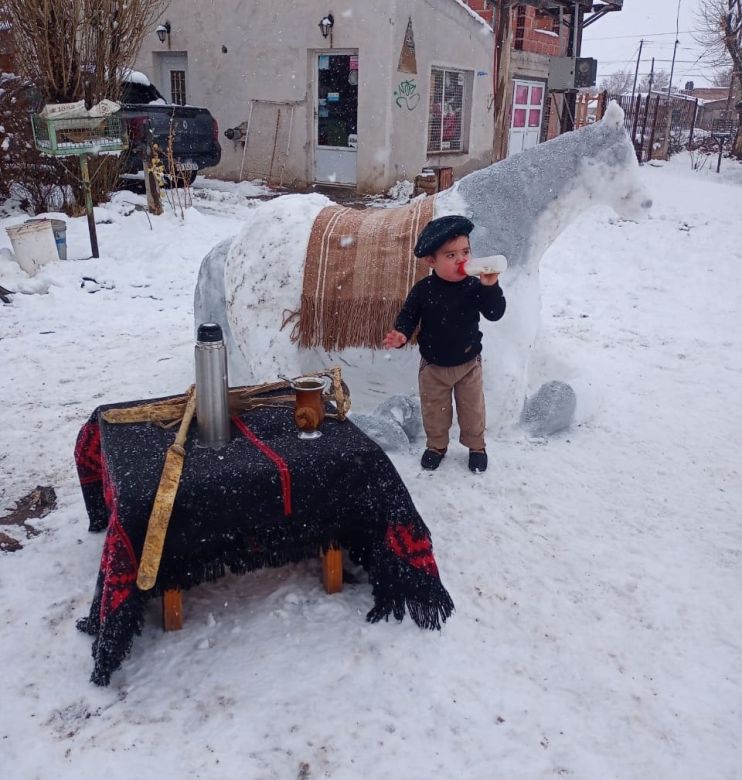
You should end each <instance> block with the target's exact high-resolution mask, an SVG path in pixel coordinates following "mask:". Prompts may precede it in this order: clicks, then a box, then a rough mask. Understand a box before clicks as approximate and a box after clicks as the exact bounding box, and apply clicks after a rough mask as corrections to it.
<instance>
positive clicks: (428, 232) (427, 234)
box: [415, 214, 474, 257]
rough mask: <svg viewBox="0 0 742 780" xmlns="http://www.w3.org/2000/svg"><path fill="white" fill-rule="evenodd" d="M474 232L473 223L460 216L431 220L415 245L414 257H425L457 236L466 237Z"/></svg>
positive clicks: (453, 215) (452, 215) (454, 215)
mask: <svg viewBox="0 0 742 780" xmlns="http://www.w3.org/2000/svg"><path fill="white" fill-rule="evenodd" d="M472 230H474V223H473V222H472V221H471V220H470V219H467V218H466V217H462V216H461V215H460V214H451V215H449V216H447V217H438V219H433V220H431V221H430V222H428V224H427V225H426V226H425V230H423V232H422V233H420V237H419V238H418V239H417V243H416V244H415V257H427V256H428V255H432V254H433V253H434V252H435V251H436V250H437V249H440V248H441V247H442V246H443V244H445V243H446V241H450V240H451V239H452V238H458V237H459V236H468V235H469V233H471V232H472Z"/></svg>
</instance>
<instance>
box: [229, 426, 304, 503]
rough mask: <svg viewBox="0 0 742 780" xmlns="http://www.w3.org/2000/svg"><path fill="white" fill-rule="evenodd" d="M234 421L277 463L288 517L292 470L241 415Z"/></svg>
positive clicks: (264, 453) (246, 435) (238, 427)
mask: <svg viewBox="0 0 742 780" xmlns="http://www.w3.org/2000/svg"><path fill="white" fill-rule="evenodd" d="M232 422H233V423H234V424H235V427H236V428H237V430H238V431H240V433H242V435H243V436H244V437H245V438H246V439H248V440H249V441H251V442H252V443H253V444H254V445H255V446H256V447H257V448H258V449H259V450H260V451H261V452H262V453H263V455H265V456H266V457H268V458H270V459H271V460H272V461H273V463H275V465H276V468H277V469H278V476H279V477H280V479H281V491H282V492H283V513H284V515H285V516H286V517H288V516H289V515H290V514H291V472H290V471H289V467H288V465H287V464H286V461H285V460H284V459H283V458H282V457H281V456H280V455H279V454H278V453H277V452H276V451H275V450H272V449H271V448H270V447H269V446H268V445H267V444H266V443H265V442H264V441H261V440H260V439H259V438H258V437H257V436H256V435H255V434H254V433H253V432H252V431H251V430H250V428H248V427H247V425H245V423H244V422H242V420H240V418H239V417H236V416H235V417H233V418H232Z"/></svg>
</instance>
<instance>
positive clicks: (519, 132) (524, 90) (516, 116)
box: [508, 79, 546, 156]
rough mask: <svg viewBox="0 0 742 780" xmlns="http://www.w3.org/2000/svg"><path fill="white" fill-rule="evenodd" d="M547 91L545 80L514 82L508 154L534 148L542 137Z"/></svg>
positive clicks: (518, 80) (517, 80)
mask: <svg viewBox="0 0 742 780" xmlns="http://www.w3.org/2000/svg"><path fill="white" fill-rule="evenodd" d="M545 92H546V90H545V88H544V83H543V81H522V80H520V79H516V80H515V81H514V82H513V110H512V113H511V117H510V138H509V141H508V156H511V155H513V154H518V152H524V151H525V150H526V149H532V148H533V147H534V146H536V144H537V143H538V142H539V140H540V139H541V122H542V120H543V115H544V93H545Z"/></svg>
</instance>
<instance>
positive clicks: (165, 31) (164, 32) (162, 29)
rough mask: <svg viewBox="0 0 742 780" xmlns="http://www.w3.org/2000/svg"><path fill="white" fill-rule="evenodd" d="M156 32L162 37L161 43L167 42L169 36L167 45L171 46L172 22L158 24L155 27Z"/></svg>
mask: <svg viewBox="0 0 742 780" xmlns="http://www.w3.org/2000/svg"><path fill="white" fill-rule="evenodd" d="M155 32H156V33H157V37H158V38H159V39H160V43H165V39H166V38H167V47H168V49H169V48H170V22H165V24H158V25H157V27H156V28H155Z"/></svg>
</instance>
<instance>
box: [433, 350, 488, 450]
mask: <svg viewBox="0 0 742 780" xmlns="http://www.w3.org/2000/svg"><path fill="white" fill-rule="evenodd" d="M418 382H419V385H420V405H421V406H422V414H423V427H424V428H425V434H426V436H427V437H428V441H427V446H428V447H433V448H434V449H436V450H444V449H445V448H446V447H448V432H449V430H450V428H451V423H452V422H453V404H452V401H451V394H452V393H453V397H454V399H455V401H456V416H457V418H458V421H459V428H460V429H461V435H460V436H459V441H460V442H461V443H462V444H463V445H464V447H468V448H469V449H470V450H483V449H484V446H485V445H484V427H485V411H484V388H483V386H482V358H481V355H477V357H476V358H474V360H470V361H469V362H468V363H463V364H462V365H460V366H451V367H446V366H436V365H433V364H432V363H428V361H427V360H425V358H421V359H420V371H419V373H418Z"/></svg>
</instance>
